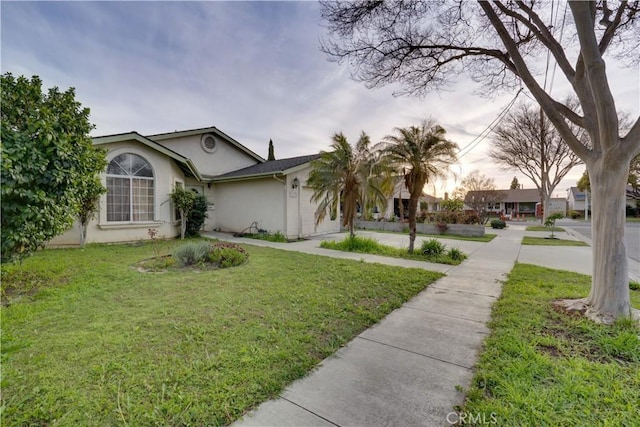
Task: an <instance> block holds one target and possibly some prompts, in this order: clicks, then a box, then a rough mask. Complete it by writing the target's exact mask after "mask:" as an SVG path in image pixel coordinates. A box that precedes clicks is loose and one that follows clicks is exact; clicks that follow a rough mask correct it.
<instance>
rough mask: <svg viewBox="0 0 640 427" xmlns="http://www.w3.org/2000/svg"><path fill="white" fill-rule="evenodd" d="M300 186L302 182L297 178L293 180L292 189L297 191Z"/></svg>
mask: <svg viewBox="0 0 640 427" xmlns="http://www.w3.org/2000/svg"><path fill="white" fill-rule="evenodd" d="M299 185H300V180H299V179H298V178H297V177H296V178H293V182H292V183H291V188H293V189H294V190H295V189H296V188H298V186H299Z"/></svg>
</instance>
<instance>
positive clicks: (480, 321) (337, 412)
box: [208, 230, 524, 426]
mask: <svg viewBox="0 0 640 427" xmlns="http://www.w3.org/2000/svg"><path fill="white" fill-rule="evenodd" d="M359 234H361V233H359ZM375 234H376V235H377V236H376V238H378V240H384V239H386V240H389V239H394V238H395V239H402V238H406V239H407V244H408V236H402V235H401V236H398V235H395V236H394V235H387V234H381V233H375ZM523 235H524V231H523V230H501V231H500V232H499V235H498V237H496V238H495V239H494V240H493V241H491V242H489V243H478V242H465V241H453V240H450V241H447V242H446V243H447V245H448V246H449V247H459V248H460V249H462V250H464V251H465V252H467V253H468V254H471V256H470V258H469V259H468V260H466V261H465V262H463V263H462V264H461V265H459V266H456V267H452V266H441V265H439V264H429V263H424V262H415V261H409V260H401V259H392V258H386V257H372V256H366V255H362V254H350V253H345V252H339V251H331V250H325V249H321V248H318V247H317V246H318V244H319V242H318V240H310V241H305V242H297V243H283V244H274V243H271V242H263V241H258V240H249V239H235V238H229V236H228V235H227V236H226V238H225V236H224V235H219V234H216V233H211V234H209V235H208V236H209V237H217V238H224V239H225V240H231V241H236V242H242V243H250V244H255V245H261V246H270V247H278V248H281V249H286V250H298V251H301V252H306V253H313V254H316V255H325V256H335V257H340V258H352V259H357V260H361V259H363V260H364V261H366V262H381V263H385V264H392V265H400V266H407V267H419V268H425V269H428V270H435V271H442V272H446V273H447V276H445V277H443V278H441V279H439V280H438V281H436V282H435V283H433V284H432V285H431V286H429V287H428V288H427V289H426V290H425V291H423V292H422V293H420V294H419V295H417V296H416V297H415V298H413V299H412V300H411V301H409V302H407V303H406V304H404V305H403V306H402V307H401V308H399V309H397V310H395V311H393V312H392V313H391V314H389V315H388V316H387V317H386V318H385V319H383V320H382V321H381V322H380V323H378V324H376V325H374V326H373V327H371V328H369V329H367V330H366V331H364V332H362V333H361V334H360V335H358V336H357V337H356V338H354V339H353V340H352V341H350V342H349V343H348V344H347V345H346V346H345V347H343V348H342V349H340V350H339V351H338V352H336V353H335V354H334V355H332V356H330V357H328V358H327V359H325V360H324V361H323V362H322V363H321V364H320V365H319V366H318V367H317V368H316V369H315V370H314V371H313V372H311V373H310V374H309V375H308V376H306V377H305V378H303V379H300V380H298V381H296V382H294V383H293V384H291V385H290V386H289V387H287V388H286V389H285V390H284V391H283V393H282V394H281V395H280V396H279V398H277V399H275V400H271V401H268V402H265V403H263V404H262V405H260V406H259V407H258V408H257V409H256V410H255V411H252V412H251V413H249V414H247V415H246V416H245V417H244V418H242V419H241V420H239V421H238V422H236V423H235V424H234V425H235V426H390V425H392V426H403V425H407V426H408V425H411V426H413V425H415V426H417V425H420V426H444V425H448V422H447V417H449V420H452V421H454V420H457V416H456V414H455V413H454V412H453V411H454V409H453V408H454V406H455V405H459V404H461V403H462V401H463V399H464V394H463V393H462V392H461V391H460V390H459V386H461V387H464V388H466V387H468V386H469V384H470V381H471V378H472V376H473V366H474V364H475V361H476V358H477V356H478V353H479V351H480V349H481V346H482V342H483V341H484V339H485V337H486V335H487V334H488V333H489V330H488V328H487V327H486V325H485V324H486V322H487V321H488V320H489V319H490V316H491V306H492V304H493V302H494V301H495V300H496V299H497V298H498V296H499V295H500V290H501V286H502V285H501V281H502V280H504V279H505V275H506V274H507V273H509V271H511V269H512V267H513V264H514V263H515V261H516V259H517V258H518V253H519V250H520V242H521V240H522V237H523ZM328 238H330V239H340V238H341V236H336V235H332V236H329V237H328ZM385 243H387V244H390V243H391V242H389V241H385ZM396 245H398V246H402V242H396Z"/></svg>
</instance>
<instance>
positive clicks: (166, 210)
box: [49, 141, 185, 246]
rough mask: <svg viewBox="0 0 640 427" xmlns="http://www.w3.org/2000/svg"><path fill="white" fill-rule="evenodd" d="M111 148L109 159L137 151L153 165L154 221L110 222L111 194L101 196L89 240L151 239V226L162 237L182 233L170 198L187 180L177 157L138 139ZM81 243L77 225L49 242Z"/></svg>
mask: <svg viewBox="0 0 640 427" xmlns="http://www.w3.org/2000/svg"><path fill="white" fill-rule="evenodd" d="M102 147H105V148H107V149H108V150H109V151H108V153H107V161H108V162H109V161H111V160H112V159H113V158H114V157H116V156H118V155H120V154H124V153H133V154H137V155H139V156H141V157H143V158H144V159H145V160H147V161H148V162H149V163H150V164H151V167H152V168H153V176H154V221H151V222H141V223H134V222H132V223H109V222H107V195H106V194H104V195H102V197H101V198H100V204H99V208H98V212H97V214H96V218H95V219H93V220H92V221H91V222H90V223H89V227H88V230H87V243H108V242H124V241H136V240H147V239H149V235H148V230H149V228H153V229H156V230H157V231H158V237H160V238H172V237H175V236H177V235H179V234H180V229H179V227H178V226H177V225H176V223H175V217H174V216H175V214H174V208H173V206H172V204H171V202H170V201H169V193H170V192H171V191H172V189H173V187H174V185H175V183H176V182H182V183H183V184H184V183H185V177H184V174H183V172H182V170H181V169H180V168H179V167H178V165H177V164H176V163H175V161H174V160H172V159H170V158H169V157H167V156H165V155H163V154H161V153H158V152H157V151H155V150H152V149H150V148H148V147H146V146H144V145H143V144H140V143H139V142H136V141H129V142H117V143H112V144H108V145H107V144H105V145H102ZM101 179H102V184H103V185H105V186H106V173H103V174H101ZM79 242H80V237H79V231H78V228H77V225H74V227H73V228H72V229H71V230H69V231H68V232H66V233H64V234H62V235H60V236H57V237H56V238H54V239H52V240H51V241H50V242H49V245H54V246H63V245H77V244H79Z"/></svg>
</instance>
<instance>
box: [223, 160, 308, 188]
mask: <svg viewBox="0 0 640 427" xmlns="http://www.w3.org/2000/svg"><path fill="white" fill-rule="evenodd" d="M319 157H320V154H311V155H308V156H299V157H290V158H288V159H279V160H271V161H266V162H264V163H258V164H256V165H252V166H248V167H246V168H243V169H238V170H236V171H231V172H227V173H225V174H223V175H218V176H215V177H213V178H212V180H213V181H214V182H220V181H234V180H239V179H249V178H258V177H262V176H269V175H273V174H286V173H289V172H292V169H295V168H297V167H298V166H302V165H304V164H305V163H309V162H310V161H312V160H315V159H317V158H319Z"/></svg>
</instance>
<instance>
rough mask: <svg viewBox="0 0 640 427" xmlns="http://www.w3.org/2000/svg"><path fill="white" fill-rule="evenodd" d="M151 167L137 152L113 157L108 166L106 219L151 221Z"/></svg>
mask: <svg viewBox="0 0 640 427" xmlns="http://www.w3.org/2000/svg"><path fill="white" fill-rule="evenodd" d="M153 206H154V200H153V169H151V165H150V164H149V162H147V161H146V160H145V159H143V158H142V157H140V156H138V155H137V154H131V153H125V154H120V155H119V156H116V157H115V158H114V159H113V160H111V162H110V163H109V167H108V168H107V221H128V222H137V221H153Z"/></svg>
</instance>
